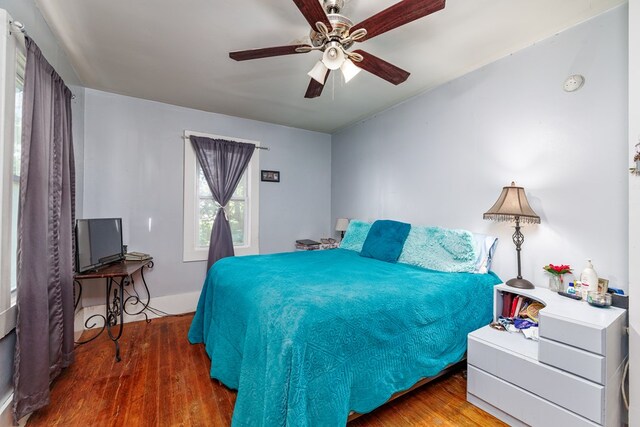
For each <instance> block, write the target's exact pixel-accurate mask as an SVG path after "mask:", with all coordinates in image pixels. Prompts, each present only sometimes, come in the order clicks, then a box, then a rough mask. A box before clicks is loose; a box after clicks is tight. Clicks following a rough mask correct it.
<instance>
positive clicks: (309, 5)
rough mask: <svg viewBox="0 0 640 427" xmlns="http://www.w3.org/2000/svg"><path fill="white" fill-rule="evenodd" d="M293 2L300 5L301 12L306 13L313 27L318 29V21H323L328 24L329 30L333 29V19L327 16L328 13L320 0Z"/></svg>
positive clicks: (305, 16)
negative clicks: (330, 19)
mask: <svg viewBox="0 0 640 427" xmlns="http://www.w3.org/2000/svg"><path fill="white" fill-rule="evenodd" d="M293 2H294V3H295V4H296V6H298V9H300V12H302V14H303V15H304V18H305V19H306V20H307V22H308V23H309V25H311V28H313V29H314V30H315V29H316V22H322V23H324V25H326V26H327V28H328V29H329V32H331V30H332V29H333V27H332V26H331V21H329V18H328V17H327V14H326V13H325V12H324V9H323V8H322V5H321V4H320V2H318V0H293Z"/></svg>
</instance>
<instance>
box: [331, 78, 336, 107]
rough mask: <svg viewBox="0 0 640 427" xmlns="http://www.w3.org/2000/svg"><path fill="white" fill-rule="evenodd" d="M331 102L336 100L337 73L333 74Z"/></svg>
mask: <svg viewBox="0 0 640 427" xmlns="http://www.w3.org/2000/svg"><path fill="white" fill-rule="evenodd" d="M331 100H332V101H335V100H336V73H331Z"/></svg>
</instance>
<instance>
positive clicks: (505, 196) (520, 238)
mask: <svg viewBox="0 0 640 427" xmlns="http://www.w3.org/2000/svg"><path fill="white" fill-rule="evenodd" d="M483 218H484V219H491V220H494V221H510V222H511V221H514V222H515V223H516V231H515V233H513V243H514V244H515V245H516V253H517V254H518V277H517V278H515V279H510V280H507V285H509V286H512V287H514V288H521V289H533V288H534V287H535V286H533V283H531V282H530V281H528V280H526V279H523V278H522V272H521V268H520V250H521V247H522V244H523V243H524V235H523V234H522V232H521V231H520V221H522V222H526V223H530V224H540V217H539V216H538V214H536V213H535V212H534V211H533V209H531V206H529V201H528V200H527V196H526V194H525V193H524V188H523V187H516V183H515V182H512V183H511V186H509V187H504V188H503V189H502V193H500V197H498V200H497V201H496V202H495V203H494V205H493V206H491V209H489V210H488V211H487V212H485V214H484V215H483Z"/></svg>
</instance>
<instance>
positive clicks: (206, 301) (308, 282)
mask: <svg viewBox="0 0 640 427" xmlns="http://www.w3.org/2000/svg"><path fill="white" fill-rule="evenodd" d="M497 283H500V279H498V277H497V276H496V275H495V274H493V273H490V274H470V273H441V272H436V271H430V270H425V269H421V268H418V267H413V266H409V265H404V264H390V263H386V262H382V261H378V260H375V259H371V258H364V257H361V256H359V255H358V253H357V252H353V251H349V250H344V249H334V250H325V251H312V252H292V253H282V254H274V255H257V256H245V257H235V258H225V259H222V260H220V261H218V262H217V263H216V264H215V265H214V266H213V268H211V270H210V271H209V274H208V276H207V279H206V281H205V284H204V287H203V289H202V294H201V295H200V300H199V302H198V309H197V311H196V314H195V317H194V319H193V323H192V324H191V329H190V330H189V341H190V342H191V343H204V344H205V348H206V351H207V353H208V355H209V357H210V358H211V372H210V374H211V377H213V378H217V379H219V380H220V381H222V383H224V384H225V385H227V386H228V387H230V388H233V389H237V390H238V395H237V400H236V404H235V408H234V412H233V425H234V426H269V427H270V426H282V425H287V426H338V425H344V424H345V423H346V420H347V417H348V414H349V411H350V410H354V411H356V412H360V413H366V412H370V411H371V410H373V409H375V408H376V407H378V406H380V405H381V404H383V403H384V402H385V401H386V400H387V399H389V397H390V396H391V395H392V394H393V393H395V392H397V391H401V390H405V389H407V388H409V387H411V386H412V385H413V384H414V383H416V382H417V381H418V380H419V379H421V378H423V377H429V376H433V375H435V374H437V373H438V372H439V371H441V370H442V369H443V368H444V367H446V366H447V365H449V364H451V363H454V362H457V361H459V360H460V359H461V358H462V357H463V355H464V353H465V351H466V344H467V339H466V336H467V333H468V332H470V331H473V330H475V329H477V328H479V327H481V326H483V325H485V324H487V323H488V322H489V321H490V320H491V311H492V286H493V285H495V284H497Z"/></svg>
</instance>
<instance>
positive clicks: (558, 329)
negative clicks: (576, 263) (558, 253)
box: [467, 284, 628, 427]
mask: <svg viewBox="0 0 640 427" xmlns="http://www.w3.org/2000/svg"><path fill="white" fill-rule="evenodd" d="M504 292H510V293H512V294H520V295H524V296H526V297H529V298H531V299H534V300H536V301H540V302H541V303H543V304H544V305H545V308H543V309H541V310H540V313H539V325H540V327H539V333H540V341H537V342H536V341H532V340H528V339H525V337H524V336H523V335H522V334H521V333H509V332H506V331H498V330H495V329H492V328H491V327H489V326H485V327H483V328H481V329H478V330H477V331H474V332H472V333H470V334H469V336H468V351H467V362H468V376H467V400H468V401H469V402H471V403H473V404H474V405H475V406H477V407H479V408H481V409H483V410H485V411H486V412H489V413H490V414H492V415H494V416H495V417H497V418H499V419H501V420H503V421H505V422H506V423H508V424H510V425H512V426H524V425H531V426H545V427H551V426H563V427H564V426H595V425H606V426H619V425H621V424H622V422H623V420H624V419H626V411H624V410H623V406H622V396H621V391H620V384H621V382H622V374H623V370H624V365H625V363H626V360H627V357H628V336H627V332H626V327H627V311H626V310H623V309H619V308H615V307H610V308H604V309H602V308H596V307H591V306H590V305H588V304H587V303H586V302H583V301H574V300H571V299H568V298H564V297H561V296H560V295H558V294H557V293H555V292H552V291H549V290H548V289H546V288H536V289H516V288H512V287H509V286H506V285H504V284H502V285H497V286H496V287H495V288H494V303H493V305H494V310H493V311H494V320H495V319H497V317H498V316H499V315H500V313H502V294H503V293H504Z"/></svg>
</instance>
